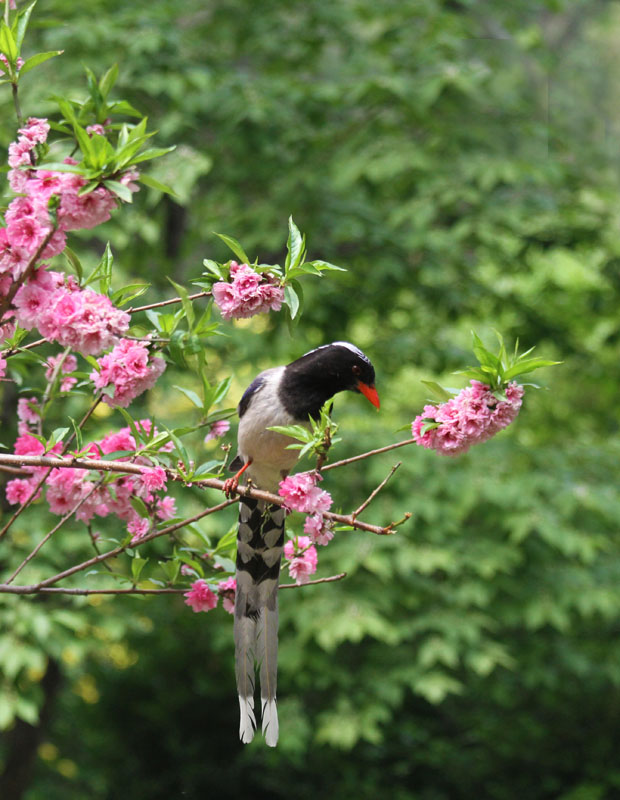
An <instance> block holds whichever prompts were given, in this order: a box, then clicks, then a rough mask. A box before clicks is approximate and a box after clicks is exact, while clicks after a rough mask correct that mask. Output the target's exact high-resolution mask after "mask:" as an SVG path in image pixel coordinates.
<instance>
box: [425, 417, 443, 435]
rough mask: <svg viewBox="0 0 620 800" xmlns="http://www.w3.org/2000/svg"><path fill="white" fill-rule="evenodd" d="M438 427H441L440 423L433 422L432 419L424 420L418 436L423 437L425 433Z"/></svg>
mask: <svg viewBox="0 0 620 800" xmlns="http://www.w3.org/2000/svg"><path fill="white" fill-rule="evenodd" d="M440 425H441V423H440V422H435V420H433V419H429V420H426V422H425V423H424V425H422V427H421V428H420V435H421V436H424V434H425V433H426V432H427V431H432V430H434V429H435V428H439V426H440Z"/></svg>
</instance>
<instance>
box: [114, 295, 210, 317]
mask: <svg viewBox="0 0 620 800" xmlns="http://www.w3.org/2000/svg"><path fill="white" fill-rule="evenodd" d="M210 294H211V292H207V291H205V292H197V293H196V294H190V295H189V296H188V298H187V299H188V300H197V299H198V298H199V297H207V296H208V295H210ZM182 302H183V299H182V298H181V297H171V298H170V300H161V301H160V302H159V303H149V305H146V306H138V307H137V308H128V309H127V313H128V314H137V313H138V311H150V309H151V308H162V306H170V305H172V304H173V303H182Z"/></svg>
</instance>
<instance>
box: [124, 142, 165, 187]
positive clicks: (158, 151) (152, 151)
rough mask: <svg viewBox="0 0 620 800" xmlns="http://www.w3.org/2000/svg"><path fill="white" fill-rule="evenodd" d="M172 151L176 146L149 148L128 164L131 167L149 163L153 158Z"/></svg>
mask: <svg viewBox="0 0 620 800" xmlns="http://www.w3.org/2000/svg"><path fill="white" fill-rule="evenodd" d="M173 150H176V145H172V146H171V147H151V148H149V149H148V150H144V151H143V152H142V153H140V154H139V155H137V156H135V158H132V159H131V160H130V161H129V164H130V165H131V166H133V165H134V164H141V163H142V162H143V161H151V159H153V158H161V157H162V156H165V155H166V154H167V153H172V151H173ZM141 179H142V178H141ZM162 185H163V184H162Z"/></svg>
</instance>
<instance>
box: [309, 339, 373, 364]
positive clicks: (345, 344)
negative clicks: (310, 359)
mask: <svg viewBox="0 0 620 800" xmlns="http://www.w3.org/2000/svg"><path fill="white" fill-rule="evenodd" d="M336 345H337V346H338V347H346V348H347V350H350V351H351V352H352V353H355V355H356V356H359V357H360V358H361V359H362V361H366V362H367V363H368V364H370V359H369V358H368V356H367V355H366V354H365V353H362V351H361V350H360V349H359V347H356V346H355V345H354V344H351V342H330V343H329V344H322V345H321V346H320V347H315V348H314V350H308V352H307V353H304V355H306V356H308V355H310V353H316V352H317V350H324V349H325V348H326V347H334V346H336Z"/></svg>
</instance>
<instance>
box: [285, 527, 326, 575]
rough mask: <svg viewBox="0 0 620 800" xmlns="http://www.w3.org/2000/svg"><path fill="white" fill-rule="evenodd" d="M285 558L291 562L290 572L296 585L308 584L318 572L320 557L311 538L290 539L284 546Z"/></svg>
mask: <svg viewBox="0 0 620 800" xmlns="http://www.w3.org/2000/svg"><path fill="white" fill-rule="evenodd" d="M284 556H285V557H286V558H287V559H288V561H289V562H290V563H289V568H288V571H289V574H290V576H291V578H293V580H294V581H295V583H307V582H308V579H309V577H310V575H312V574H314V573H315V572H316V564H317V561H318V555H317V552H316V547H315V546H314V545H313V544H312V543H311V541H310V537H309V536H298V537H297V538H296V539H289V540H288V542H286V543H285V545H284Z"/></svg>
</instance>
